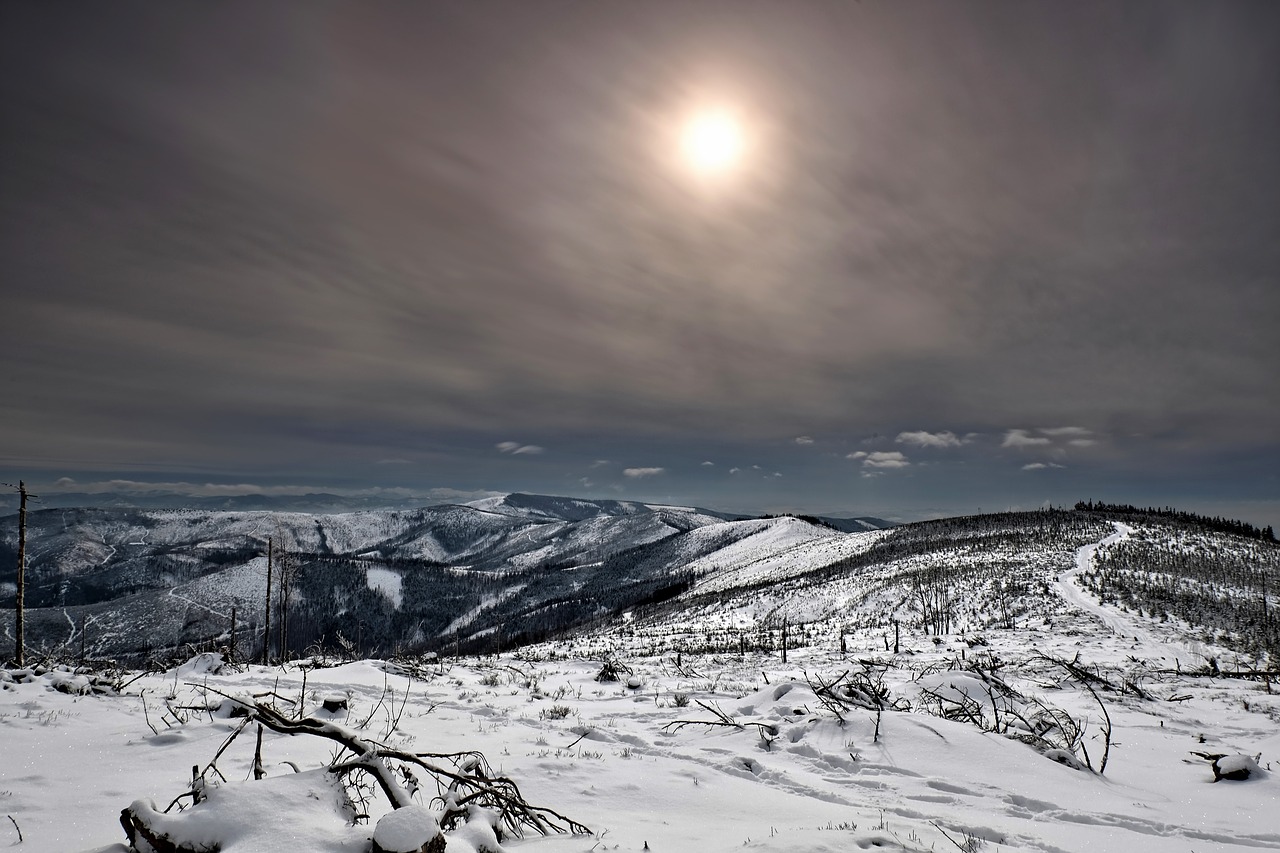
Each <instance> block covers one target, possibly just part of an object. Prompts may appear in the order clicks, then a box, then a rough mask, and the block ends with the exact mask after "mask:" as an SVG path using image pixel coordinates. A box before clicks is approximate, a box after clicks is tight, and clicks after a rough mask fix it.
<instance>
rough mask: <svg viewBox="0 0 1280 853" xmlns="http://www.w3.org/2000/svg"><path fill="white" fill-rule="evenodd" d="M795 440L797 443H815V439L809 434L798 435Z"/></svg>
mask: <svg viewBox="0 0 1280 853" xmlns="http://www.w3.org/2000/svg"><path fill="white" fill-rule="evenodd" d="M795 441H796V444H799V445H802V446H804V445H809V444H813V439H812V438H811V437H809V436H807V435H801V436H797V437H796V440H795Z"/></svg>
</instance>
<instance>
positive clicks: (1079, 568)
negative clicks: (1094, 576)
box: [1053, 521, 1154, 642]
mask: <svg viewBox="0 0 1280 853" xmlns="http://www.w3.org/2000/svg"><path fill="white" fill-rule="evenodd" d="M1111 523H1112V524H1113V525H1114V526H1115V528H1116V531H1115V533H1112V534H1111V535H1110V536H1107V537H1106V538H1105V539H1103V540H1102V541H1101V542H1094V543H1092V544H1090V545H1085V546H1084V547H1082V548H1081V549H1080V550H1078V551H1076V564H1075V566H1074V567H1073V568H1070V569H1067V570H1066V571H1065V572H1063V573H1062V574H1060V575H1059V576H1058V579H1057V580H1056V581H1055V582H1054V584H1053V585H1054V588H1055V589H1056V590H1057V593H1058V594H1059V595H1061V596H1062V597H1063V598H1064V599H1065V600H1066V601H1067V603H1068V604H1071V605H1073V606H1075V607H1078V608H1080V609H1081V610H1083V611H1084V612H1085V613H1088V614H1090V615H1091V616H1093V617H1095V618H1096V619H1097V620H1098V621H1099V622H1101V623H1102V624H1104V625H1106V626H1107V627H1108V628H1110V629H1111V630H1112V631H1114V632H1115V633H1117V634H1121V635H1124V636H1128V637H1139V638H1141V637H1142V636H1143V631H1142V630H1141V629H1139V628H1138V627H1137V626H1136V625H1134V624H1133V623H1132V622H1130V621H1129V620H1128V619H1126V618H1124V617H1123V616H1121V615H1120V614H1119V613H1116V612H1115V611H1114V610H1109V609H1108V608H1106V607H1103V606H1102V605H1101V604H1098V603H1097V602H1095V601H1094V600H1093V599H1092V598H1090V597H1089V596H1087V595H1085V593H1084V590H1082V589H1081V588H1080V587H1079V586H1078V585H1077V584H1076V582H1075V579H1076V576H1077V575H1079V574H1080V573H1081V572H1083V571H1088V570H1089V569H1092V568H1093V558H1094V555H1095V554H1097V553H1098V549H1099V548H1101V547H1102V546H1103V545H1113V544H1115V543H1116V542H1120V541H1121V540H1124V539H1127V538H1128V537H1129V534H1130V533H1132V532H1133V528H1132V527H1129V526H1128V525H1127V524H1121V523H1120V522H1118V521H1113V522H1111ZM1145 639H1147V640H1148V641H1152V642H1154V641H1153V640H1152V639H1151V637H1150V636H1149V635H1148V636H1147V637H1146V638H1145Z"/></svg>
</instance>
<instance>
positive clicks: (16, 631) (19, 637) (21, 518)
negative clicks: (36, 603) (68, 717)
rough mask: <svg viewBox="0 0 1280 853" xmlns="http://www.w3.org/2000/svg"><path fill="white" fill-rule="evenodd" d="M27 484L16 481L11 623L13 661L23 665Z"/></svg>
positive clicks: (24, 654)
mask: <svg viewBox="0 0 1280 853" xmlns="http://www.w3.org/2000/svg"><path fill="white" fill-rule="evenodd" d="M28 497H34V495H30V496H29V495H28V494H27V484H26V483H25V482H24V481H22V480H19V481H18V591H17V594H16V596H15V598H14V608H15V610H14V620H13V621H14V625H13V662H14V663H15V664H16V665H18V666H23V665H24V664H25V661H26V647H25V644H24V642H23V631H24V629H25V627H26V606H25V597H26V592H27V498H28Z"/></svg>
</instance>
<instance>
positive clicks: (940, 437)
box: [894, 430, 964, 447]
mask: <svg viewBox="0 0 1280 853" xmlns="http://www.w3.org/2000/svg"><path fill="white" fill-rule="evenodd" d="M894 441H896V442H897V443H899V444H914V445H915V446H916V447H959V446H960V445H961V444H963V443H964V442H963V441H962V440H961V439H960V438H958V437H957V436H956V434H955V433H953V432H948V431H943V432H926V431H924V430H916V431H914V432H900V433H898V437H897V438H896V439H894Z"/></svg>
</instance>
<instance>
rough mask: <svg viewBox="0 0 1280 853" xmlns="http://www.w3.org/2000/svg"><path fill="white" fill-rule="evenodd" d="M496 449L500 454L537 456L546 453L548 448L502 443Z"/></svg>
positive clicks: (513, 442)
mask: <svg viewBox="0 0 1280 853" xmlns="http://www.w3.org/2000/svg"><path fill="white" fill-rule="evenodd" d="M494 447H495V448H497V449H498V451H499V452H500V453H510V454H511V455H512V456H522V455H537V454H539V453H543V452H545V451H546V448H543V447H539V446H538V445H536V444H521V443H520V442H518V441H500V442H498V443H497V444H495V445H494Z"/></svg>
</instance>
